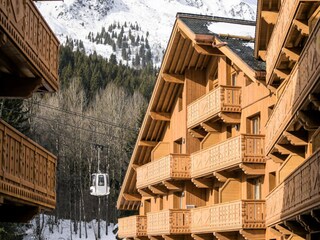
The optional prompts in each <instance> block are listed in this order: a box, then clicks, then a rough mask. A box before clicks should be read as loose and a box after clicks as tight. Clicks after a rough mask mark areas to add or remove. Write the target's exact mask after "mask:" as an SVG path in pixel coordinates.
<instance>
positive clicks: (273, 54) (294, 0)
mask: <svg viewBox="0 0 320 240" xmlns="http://www.w3.org/2000/svg"><path fill="white" fill-rule="evenodd" d="M300 2H302V1H301V0H284V1H282V4H281V8H280V10H279V15H278V20H277V23H276V25H275V27H274V29H273V32H272V35H271V38H270V41H269V44H268V50H267V55H266V62H267V64H266V65H267V70H266V72H267V76H266V79H267V83H269V81H270V77H271V74H272V72H273V69H274V67H275V64H276V63H277V59H278V57H279V55H280V54H281V49H282V46H283V44H284V41H285V38H286V36H287V33H288V31H289V28H290V26H291V24H293V18H294V15H295V12H296V9H297V7H298V5H299V3H300Z"/></svg>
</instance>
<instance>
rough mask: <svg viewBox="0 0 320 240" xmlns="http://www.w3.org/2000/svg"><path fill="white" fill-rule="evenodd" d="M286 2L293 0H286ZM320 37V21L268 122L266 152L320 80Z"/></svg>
mask: <svg viewBox="0 0 320 240" xmlns="http://www.w3.org/2000/svg"><path fill="white" fill-rule="evenodd" d="M285 2H286V3H288V2H291V1H288V0H286V1H285ZM292 2H296V1H292ZM288 4H289V3H288ZM283 11H284V10H283ZM319 38H320V23H319V22H318V24H317V26H316V29H315V30H314V31H313V33H312V35H311V36H310V37H309V40H308V42H307V44H306V46H305V48H304V50H303V52H302V54H301V55H300V59H299V62H298V63H297V64H296V65H295V67H294V69H293V70H292V74H291V76H290V79H289V80H288V83H287V85H286V87H285V89H284V92H283V94H282V95H281V97H280V98H279V100H278V102H277V104H276V106H275V108H274V110H273V112H272V115H271V116H270V118H269V121H268V122H267V125H266V154H268V153H269V152H270V151H271V150H272V148H273V146H274V145H275V144H276V142H277V140H278V138H279V137H280V136H281V134H282V133H283V131H284V130H285V128H286V127H287V125H288V124H289V122H290V121H291V120H292V119H293V117H294V116H295V114H296V113H297V111H298V109H299V106H300V105H301V103H302V101H303V100H304V99H305V98H306V97H308V95H309V93H310V91H311V89H312V87H313V86H314V84H315V83H316V82H317V81H318V76H319V75H320V50H319V47H317V46H318V45H317V44H318V43H317V41H318V39H319ZM270 45H272V44H269V46H270Z"/></svg>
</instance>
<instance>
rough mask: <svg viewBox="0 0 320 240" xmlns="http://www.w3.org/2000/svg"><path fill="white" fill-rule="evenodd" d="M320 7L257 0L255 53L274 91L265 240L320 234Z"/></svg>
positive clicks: (268, 134)
mask: <svg viewBox="0 0 320 240" xmlns="http://www.w3.org/2000/svg"><path fill="white" fill-rule="evenodd" d="M319 6H320V1H301V0H284V1H274V0H260V1H259V4H258V16H257V29H256V47H255V56H256V57H257V58H258V57H260V58H262V59H263V60H265V61H266V73H267V74H266V85H267V86H268V88H269V89H270V90H271V91H272V92H273V94H275V95H276V103H275V105H274V107H272V108H273V111H272V113H271V115H270V117H269V119H268V122H267V124H266V126H265V134H266V140H265V154H266V156H267V158H268V159H270V160H268V161H267V164H266V173H265V179H266V181H267V183H268V185H269V186H268V189H266V191H267V192H268V195H267V197H266V226H267V239H276V240H280V239H292V240H300V239H308V240H318V239H320V149H319V148H320V128H319V127H320V112H319V110H320V108H319V106H320V21H319V18H320V7H319Z"/></svg>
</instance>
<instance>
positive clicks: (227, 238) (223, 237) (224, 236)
mask: <svg viewBox="0 0 320 240" xmlns="http://www.w3.org/2000/svg"><path fill="white" fill-rule="evenodd" d="M213 235H214V236H215V237H216V238H217V239H218V240H233V239H238V232H219V233H218V232H214V233H213Z"/></svg>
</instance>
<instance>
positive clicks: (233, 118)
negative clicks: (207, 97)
mask: <svg viewBox="0 0 320 240" xmlns="http://www.w3.org/2000/svg"><path fill="white" fill-rule="evenodd" d="M219 117H220V119H221V120H222V121H223V122H224V123H230V124H239V123H240V122H241V114H240V112H239V113H227V112H224V113H220V114H219Z"/></svg>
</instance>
